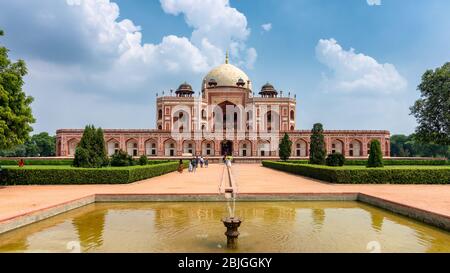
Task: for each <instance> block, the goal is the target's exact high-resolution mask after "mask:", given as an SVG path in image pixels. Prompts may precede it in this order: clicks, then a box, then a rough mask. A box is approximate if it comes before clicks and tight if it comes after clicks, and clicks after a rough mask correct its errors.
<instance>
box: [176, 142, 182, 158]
mask: <svg viewBox="0 0 450 273" xmlns="http://www.w3.org/2000/svg"><path fill="white" fill-rule="evenodd" d="M176 155H177V156H182V155H183V139H180V140H178V143H177V152H176Z"/></svg>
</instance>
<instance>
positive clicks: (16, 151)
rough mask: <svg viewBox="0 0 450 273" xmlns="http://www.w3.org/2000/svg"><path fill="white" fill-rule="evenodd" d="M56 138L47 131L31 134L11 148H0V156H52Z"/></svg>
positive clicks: (54, 152)
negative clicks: (27, 138)
mask: <svg viewBox="0 0 450 273" xmlns="http://www.w3.org/2000/svg"><path fill="white" fill-rule="evenodd" d="M55 142H56V138H55V136H50V135H49V134H48V133H47V132H43V133H40V134H37V135H33V136H32V137H31V138H30V139H29V140H27V141H25V143H24V144H21V145H16V146H15V147H14V148H12V149H8V150H0V156H7V157H37V156H54V155H55V154H56V151H55V149H56V145H55Z"/></svg>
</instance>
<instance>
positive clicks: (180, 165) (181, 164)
mask: <svg viewBox="0 0 450 273" xmlns="http://www.w3.org/2000/svg"><path fill="white" fill-rule="evenodd" d="M183 167H184V166H183V160H182V159H180V161H179V162H178V172H179V173H183Z"/></svg>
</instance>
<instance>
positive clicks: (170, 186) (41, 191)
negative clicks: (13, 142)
mask: <svg viewBox="0 0 450 273" xmlns="http://www.w3.org/2000/svg"><path fill="white" fill-rule="evenodd" d="M222 172H223V165H219V164H214V165H210V166H209V168H207V169H205V168H203V169H198V170H197V172H196V173H195V174H193V173H188V172H187V171H185V172H184V173H182V174H179V173H177V172H174V173H170V174H167V175H163V176H160V177H155V178H151V179H147V180H144V181H140V182H137V183H133V184H128V185H69V186H54V185H52V186H6V187H0V222H1V221H4V220H6V219H10V218H12V217H15V216H18V215H22V214H26V213H30V212H33V211H36V210H40V209H44V208H48V207H51V206H55V205H58V204H61V203H64V202H68V201H72V200H75V199H78V198H82V197H85V196H88V195H92V194H118V193H125V194H127V193H128V194H133V193H134V194H146V193H148V194H155V193H159V194H196V193H205V194H208V193H209V194H215V193H218V186H219V183H220V181H221V177H222ZM233 173H234V176H235V179H236V181H237V183H238V187H239V192H240V193H365V194H368V195H372V196H375V197H378V198H382V199H385V200H389V201H392V202H396V203H401V204H404V205H407V206H411V207H415V208H419V209H423V210H427V211H432V212H434V213H437V214H441V215H444V216H447V217H450V185H336V184H329V183H324V182H321V181H317V180H313V179H310V178H305V177H301V176H296V175H292V174H288V173H284V172H279V171H276V170H272V169H268V168H264V167H262V166H260V165H259V164H242V165H234V166H233Z"/></svg>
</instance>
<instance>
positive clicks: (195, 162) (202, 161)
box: [178, 156, 209, 173]
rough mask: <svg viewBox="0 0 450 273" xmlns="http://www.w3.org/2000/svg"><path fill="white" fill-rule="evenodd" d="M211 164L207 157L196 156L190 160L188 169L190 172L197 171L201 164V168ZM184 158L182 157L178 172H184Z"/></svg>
mask: <svg viewBox="0 0 450 273" xmlns="http://www.w3.org/2000/svg"><path fill="white" fill-rule="evenodd" d="M208 165H209V160H208V158H207V157H205V158H203V157H202V156H196V157H193V158H191V159H190V160H189V167H188V171H189V172H190V173H195V171H196V170H197V168H198V167H199V166H200V168H203V167H205V168H208ZM183 168H184V166H183V160H182V159H180V162H179V165H178V172H179V173H182V172H183Z"/></svg>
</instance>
